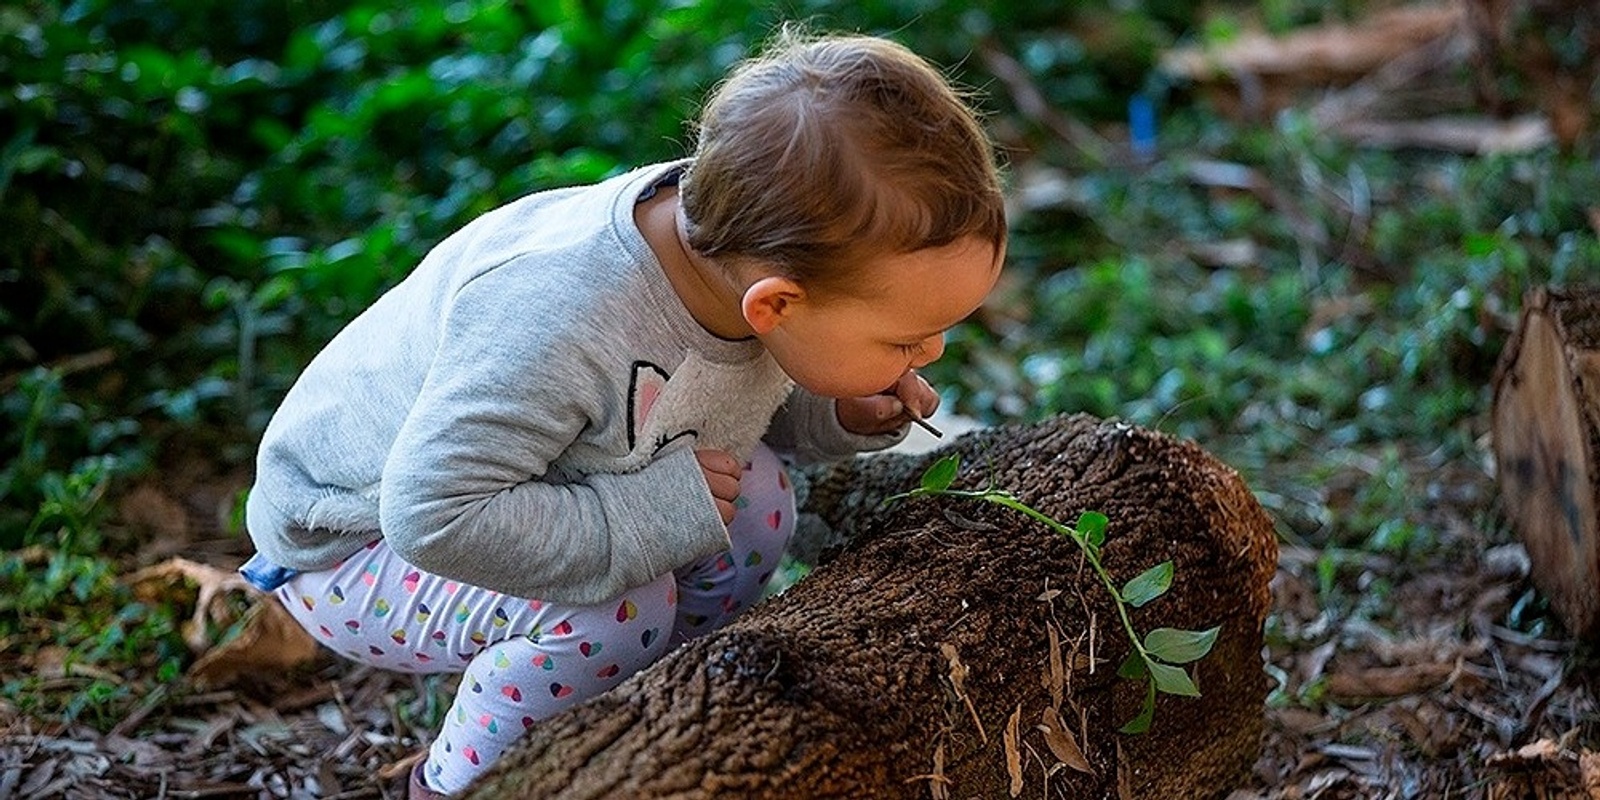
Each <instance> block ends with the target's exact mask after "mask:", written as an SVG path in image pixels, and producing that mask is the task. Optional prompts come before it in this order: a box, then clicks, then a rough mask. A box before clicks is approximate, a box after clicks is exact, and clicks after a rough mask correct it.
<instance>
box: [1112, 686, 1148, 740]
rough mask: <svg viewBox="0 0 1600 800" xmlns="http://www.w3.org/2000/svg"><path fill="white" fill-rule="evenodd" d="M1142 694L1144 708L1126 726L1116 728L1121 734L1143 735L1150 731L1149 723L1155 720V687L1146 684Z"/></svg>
mask: <svg viewBox="0 0 1600 800" xmlns="http://www.w3.org/2000/svg"><path fill="white" fill-rule="evenodd" d="M1146 687H1147V688H1146V690H1145V694H1144V708H1143V709H1141V710H1140V711H1139V716H1137V717H1134V718H1133V719H1130V720H1128V724H1126V725H1124V726H1122V727H1121V728H1118V729H1117V730H1118V731H1119V732H1121V733H1144V732H1146V731H1148V730H1150V723H1151V722H1153V721H1154V720H1155V718H1156V685H1155V684H1154V683H1148V684H1146Z"/></svg>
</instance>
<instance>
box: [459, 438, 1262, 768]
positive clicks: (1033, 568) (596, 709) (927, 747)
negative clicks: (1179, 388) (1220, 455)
mask: <svg viewBox="0 0 1600 800" xmlns="http://www.w3.org/2000/svg"><path fill="white" fill-rule="evenodd" d="M949 452H959V453H960V454H961V456H962V461H963V464H964V465H965V466H963V468H962V472H961V475H960V477H959V478H958V479H957V481H956V484H955V486H956V488H980V487H982V486H984V485H987V484H988V483H989V482H991V481H992V482H993V484H994V485H995V486H997V487H1000V488H1004V489H1006V490H1008V491H1010V492H1012V493H1014V494H1015V495H1017V496H1018V497H1019V498H1020V499H1021V500H1022V501H1023V502H1026V503H1028V504H1030V505H1032V506H1033V507H1034V508H1037V509H1039V510H1040V511H1043V512H1044V513H1046V514H1049V515H1051V516H1053V517H1055V518H1056V519H1058V520H1062V521H1065V522H1067V523H1068V524H1072V523H1074V522H1075V521H1076V520H1077V518H1078V514H1079V513H1080V512H1082V511H1085V510H1097V511H1100V512H1102V513H1104V514H1106V515H1107V516H1108V517H1109V518H1110V524H1109V527H1108V529H1107V532H1106V542H1105V545H1104V548H1103V550H1102V559H1103V561H1104V563H1105V566H1106V568H1107V569H1108V571H1109V572H1110V574H1111V575H1112V577H1113V579H1114V580H1115V582H1116V585H1118V586H1121V585H1122V584H1123V583H1124V582H1126V581H1128V580H1129V579H1131V578H1133V577H1134V576H1135V575H1138V574H1139V573H1141V572H1143V571H1145V570H1146V569H1148V568H1150V567H1152V566H1155V565H1156V564H1159V563H1160V562H1162V561H1166V560H1171V561H1173V562H1174V565H1175V572H1174V577H1173V580H1172V588H1171V591H1170V592H1169V593H1168V594H1166V595H1165V596H1162V597H1160V598H1158V599H1156V600H1154V601H1153V602H1151V603H1149V604H1148V605H1146V606H1144V607H1142V608H1137V609H1130V613H1131V619H1132V624H1133V626H1134V627H1135V628H1136V629H1137V630H1138V631H1139V633H1140V635H1141V636H1142V635H1144V634H1145V633H1147V632H1149V631H1150V630H1152V629H1155V628H1158V627H1173V628H1184V629H1191V630H1200V629H1206V628H1210V627H1213V626H1220V631H1221V632H1220V634H1219V636H1218V638H1217V641H1216V645H1215V647H1214V649H1213V650H1212V652H1211V653H1210V654H1209V655H1207V656H1206V657H1204V658H1203V659H1201V660H1200V661H1198V662H1197V663H1195V664H1192V665H1190V668H1191V672H1192V674H1194V676H1195V680H1196V683H1197V684H1198V686H1199V688H1200V691H1201V692H1202V696H1201V697H1199V698H1189V697H1178V696H1173V695H1165V694H1163V695H1160V696H1159V698H1158V700H1157V704H1156V713H1155V721H1154V726H1153V728H1152V729H1151V731H1150V732H1149V733H1145V734H1141V735H1130V734H1122V733H1119V732H1118V728H1120V727H1122V726H1123V724H1124V723H1126V722H1128V721H1129V720H1130V719H1132V718H1133V717H1134V716H1135V715H1136V714H1137V713H1138V711H1139V709H1140V707H1141V705H1142V703H1143V701H1144V697H1145V694H1144V686H1145V684H1143V683H1137V682H1134V681H1130V680H1127V679H1122V678H1118V677H1117V676H1116V671H1117V667H1118V665H1119V663H1120V662H1121V661H1122V659H1123V658H1124V657H1125V656H1127V655H1128V654H1129V652H1130V650H1131V646H1130V644H1129V641H1128V638H1127V635H1126V634H1125V633H1124V632H1123V629H1122V627H1121V622H1120V620H1119V617H1118V614H1117V610H1116V606H1115V604H1114V603H1113V602H1112V600H1111V599H1110V595H1109V593H1108V591H1107V590H1106V589H1105V588H1104V587H1103V586H1102V585H1100V583H1099V582H1098V579H1097V578H1096V577H1095V574H1094V572H1093V570H1092V569H1090V568H1089V566H1088V564H1087V563H1086V562H1085V560H1084V559H1083V557H1082V556H1081V554H1080V552H1079V550H1078V549H1077V547H1076V546H1075V545H1074V544H1073V543H1072V542H1070V541H1068V540H1066V539H1064V538H1063V537H1061V536H1058V535H1054V534H1051V533H1049V532H1048V531H1047V530H1046V529H1045V528H1044V526H1042V525H1040V524H1037V523H1035V522H1032V521H1030V520H1028V519H1026V518H1025V517H1023V516H1022V515H1021V514H1020V513H1018V512H1015V511H1012V510H1010V509H1005V508H1001V507H998V506H995V505H993V504H989V503H983V502H980V501H975V500H962V499H955V498H949V497H940V498H917V499H913V500H901V501H897V502H896V503H894V504H892V505H888V506H885V505H884V504H883V500H884V499H885V498H886V497H888V496H889V495H892V494H895V493H897V492H902V491H905V490H907V489H910V488H912V487H914V486H916V485H917V484H918V481H919V479H920V476H921V475H922V472H923V471H924V469H925V468H926V467H927V466H928V465H930V464H931V463H933V461H934V459H936V458H938V457H939V456H940V455H942V454H945V453H949ZM809 477H810V480H809V481H808V484H809V488H808V491H807V499H806V500H805V507H806V508H807V509H808V510H809V511H810V512H811V513H813V514H815V515H816V518H817V519H820V520H822V521H824V522H826V523H827V524H828V525H829V526H831V528H832V530H833V533H834V535H835V536H836V537H837V539H838V540H839V541H841V542H845V544H844V545H843V547H840V548H830V549H829V550H828V551H827V553H826V557H825V558H824V559H823V560H824V563H823V564H822V565H820V566H819V567H818V568H816V569H815V570H814V571H813V572H812V573H811V574H810V575H809V576H807V577H806V578H805V579H804V580H802V581H800V582H799V583H798V584H796V585H795V586H794V587H792V588H790V589H789V590H788V591H787V592H785V593H784V594H782V595H780V596H778V597H776V598H774V599H772V600H769V601H767V602H764V603H762V604H760V605H758V606H757V607H756V608H754V609H752V610H751V611H750V612H749V613H747V614H745V615H744V616H743V617H741V618H739V619H738V620H736V621H735V622H733V623H732V624H730V625H729V626H727V627H726V628H724V629H722V630H721V631H718V632H717V633H714V634H712V635H710V636H707V637H705V638H702V639H698V640H695V641H692V642H690V643H688V644H686V645H684V646H682V647H680V648H678V649H677V650H675V651H673V652H671V653H669V654H667V655H666V656H665V657H663V658H662V659H661V660H660V661H658V662H657V663H655V664H654V665H652V666H651V667H649V668H648V669H645V670H644V671H642V672H640V673H639V674H637V675H635V676H634V677H633V678H631V679H630V680H629V681H628V682H627V683H625V684H623V685H622V686H621V687H619V688H617V689H616V690H613V691H612V692H610V693H608V694H605V695H602V696H600V697H598V698H595V699H594V700H591V701H589V702H587V703H585V704H583V705H580V706H578V707H576V708H573V709H570V710H568V711H567V712H565V713H563V714H561V715H559V716H557V717H555V718H553V719H551V720H548V721H546V722H544V723H541V724H539V725H536V726H534V728H533V729H532V730H531V731H530V733H529V736H528V737H527V739H526V740H525V741H524V742H523V744H522V745H520V746H519V747H518V748H517V749H515V750H513V751H512V752H510V753H508V754H507V755H506V756H505V757H504V758H503V759H501V761H500V762H499V763H498V764H497V766H496V768H495V769H494V770H493V771H492V772H491V773H489V774H488V775H486V776H484V779H483V780H481V781H480V782H479V783H478V784H476V785H475V787H474V788H473V790H472V791H471V792H470V793H469V796H470V797H473V798H512V797H559V798H598V797H618V798H623V797H626V798H660V797H673V798H710V797H740V798H809V797H871V798H898V797H907V798H910V797H918V798H922V797H933V798H944V797H958V798H970V797H985V798H988V797H1007V796H1015V795H1016V791H1014V790H1013V781H1014V778H1013V776H1012V770H1016V771H1017V773H1018V774H1019V776H1020V780H1021V782H1022V786H1021V791H1022V792H1023V793H1024V795H1025V796H1028V797H1074V798H1079V797H1081V798H1093V797H1185V798H1198V797H1219V796H1223V795H1225V794H1227V792H1228V790H1229V789H1230V788H1232V787H1236V786H1239V785H1241V784H1242V783H1244V782H1245V781H1246V780H1247V776H1248V773H1249V770H1250V768H1251V766H1252V765H1253V764H1254V763H1255V761H1256V759H1257V757H1258V755H1259V753H1260V736H1261V731H1262V718H1263V700H1264V698H1265V695H1266V692H1267V689H1268V680H1267V678H1266V677H1265V675H1264V673H1263V669H1262V635H1261V628H1262V622H1263V620H1264V619H1265V616H1266V613H1267V609H1268V606H1269V604H1270V591H1269V588H1268V584H1269V582H1270V580H1271V578H1272V575H1273V573H1274V570H1275V565H1276V561H1277V544H1276V540H1275V538H1274V533H1273V527H1272V523H1271V521H1270V520H1269V518H1268V517H1267V515H1266V514H1265V512H1264V511H1263V510H1262V509H1261V506H1260V505H1259V504H1258V503H1257V502H1256V500H1255V497H1254V496H1253V495H1252V494H1251V492H1250V490H1249V489H1248V488H1247V487H1246V486H1245V484H1244V483H1243V481H1242V480H1241V479H1240V478H1239V476H1238V474H1237V473H1235V472H1234V471H1233V470H1232V469H1230V468H1228V467H1227V466H1225V465H1223V464H1222V463H1221V462H1219V461H1218V460H1217V459H1215V458H1214V457H1212V456H1211V455H1209V454H1207V453H1206V452H1205V451H1203V450H1202V449H1201V448H1199V447H1198V446H1196V445H1194V444H1192V443H1188V442H1183V441H1179V440H1176V439H1172V438H1169V437H1167V436H1164V435H1161V434H1158V433H1154V432H1151V431H1148V430H1145V429H1142V428H1139V427H1136V426H1131V425H1127V424H1122V423H1117V422H1102V421H1100V420H1096V419H1092V418H1089V417H1085V416H1075V417H1070V418H1068V417H1059V418H1055V419H1051V420H1047V421H1045V422H1043V423H1039V424H1036V425H1032V426H1023V427H1009V428H995V429H987V430H983V431H979V432H975V433H972V434H969V435H967V436H963V437H962V438H961V439H959V440H957V441H956V442H955V443H953V444H952V445H949V446H948V447H946V448H945V449H943V450H941V451H935V452H934V453H930V454H926V455H921V456H911V455H903V454H884V455H877V456H871V457H865V458H861V459H857V460H855V461H853V462H848V463H845V464H841V465H836V466H834V467H832V468H829V469H827V470H822V471H818V472H815V473H811V474H810V476H809ZM1053 644H1054V645H1055V651H1054V652H1052V645H1053ZM1052 662H1054V663H1055V665H1056V667H1057V670H1056V671H1055V672H1054V674H1055V675H1057V676H1059V677H1058V678H1057V679H1055V680H1052V678H1051V676H1052ZM1047 721H1054V722H1055V725H1054V728H1053V730H1052V735H1051V736H1049V737H1048V738H1047V737H1046V735H1045V732H1044V731H1043V730H1042V728H1041V726H1045V725H1047V724H1049V722H1047ZM1073 745H1076V748H1074V747H1073ZM1074 749H1076V750H1081V757H1080V755H1079V754H1078V753H1076V752H1074ZM1063 764H1065V765H1067V766H1063ZM1073 764H1076V767H1074V766H1071V765H1073Z"/></svg>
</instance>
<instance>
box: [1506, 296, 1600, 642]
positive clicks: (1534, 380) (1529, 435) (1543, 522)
mask: <svg viewBox="0 0 1600 800" xmlns="http://www.w3.org/2000/svg"><path fill="white" fill-rule="evenodd" d="M1493 416H1494V420H1493V433H1494V456H1495V466H1496V468H1497V470H1496V471H1497V474H1498V476H1499V483H1500V493H1501V495H1502V497H1503V498H1504V503H1505V511H1506V517H1507V519H1508V520H1509V521H1510V523H1511V527H1512V529H1513V530H1515V531H1516V533H1517V536H1518V537H1520V538H1521V539H1522V541H1523V543H1524V544H1525V546H1526V547H1527V548H1528V558H1529V560H1530V561H1531V563H1532V575H1533V580H1534V583H1535V584H1536V585H1537V586H1538V587H1539V590H1540V591H1542V592H1544V593H1545V595H1546V596H1548V597H1549V598H1550V605H1551V607H1552V608H1554V609H1555V611H1556V613H1557V614H1558V615H1560V617H1561V619H1562V621H1563V622H1564V623H1566V625H1567V627H1568V628H1569V629H1570V630H1571V632H1572V633H1573V635H1574V636H1576V637H1577V638H1580V639H1591V640H1593V639H1595V638H1596V637H1600V530H1597V528H1600V519H1597V517H1596V508H1597V507H1600V471H1597V469H1596V466H1597V465H1596V464H1595V454H1596V453H1600V289H1597V288H1590V289H1581V290H1570V291H1562V290H1559V289H1553V288H1539V289H1534V290H1533V291H1532V292H1529V294H1528V296H1527V298H1525V300H1524V303H1523V308H1522V317H1521V321H1520V322H1519V323H1518V324H1517V329H1516V331H1515V332H1514V333H1513V334H1512V336H1511V339H1510V341H1508V342H1506V348H1505V351H1504V352H1503V353H1502V354H1501V357H1500V363H1499V366H1498V367H1497V368H1496V370H1495V378H1494V405H1493Z"/></svg>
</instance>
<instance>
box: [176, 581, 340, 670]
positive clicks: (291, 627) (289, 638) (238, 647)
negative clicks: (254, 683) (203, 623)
mask: <svg viewBox="0 0 1600 800" xmlns="http://www.w3.org/2000/svg"><path fill="white" fill-rule="evenodd" d="M316 654H317V642H316V640H314V639H312V638H311V635H310V634H308V633H306V630H305V628H302V627H300V623H299V622H296V621H295V619H294V617H291V616H289V612H288V611H287V610H285V609H284V607H283V606H282V605H281V604H280V603H278V601H276V600H274V599H272V598H270V597H262V598H260V599H259V600H258V601H257V602H256V604H255V605H254V606H252V607H251V608H250V610H249V611H247V612H245V617H244V627H243V628H242V629H241V630H240V631H239V635H238V636H235V637H234V638H232V639H230V640H228V641H226V642H223V643H222V644H221V645H218V646H217V647H215V648H212V649H211V650H208V651H207V652H206V653H205V655H202V656H200V658H199V659H197V660H196V661H195V662H194V666H192V667H190V668H189V677H190V678H191V679H192V680H194V681H195V682H196V683H199V684H201V685H204V686H225V685H227V684H229V683H232V682H233V681H234V680H235V679H237V678H238V677H239V676H240V675H246V674H251V673H274V672H278V673H281V672H283V671H285V670H288V669H291V668H293V667H297V666H300V665H301V664H305V663H308V662H310V661H311V660H312V659H313V658H315V657H316Z"/></svg>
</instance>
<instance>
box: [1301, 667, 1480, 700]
mask: <svg viewBox="0 0 1600 800" xmlns="http://www.w3.org/2000/svg"><path fill="white" fill-rule="evenodd" d="M1455 670H1456V668H1455V665H1454V664H1408V665H1406V666H1401V667H1372V668H1370V669H1362V670H1350V671H1343V670H1341V671H1339V672H1334V673H1332V674H1330V675H1328V694H1330V695H1332V696H1334V697H1405V696H1407V695H1414V694H1423V693H1426V692H1427V691H1429V690H1431V689H1433V688H1434V687H1436V686H1439V685H1440V684H1442V683H1444V682H1445V681H1446V680H1448V679H1449V678H1450V675H1451V674H1452V673H1454V672H1455Z"/></svg>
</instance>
